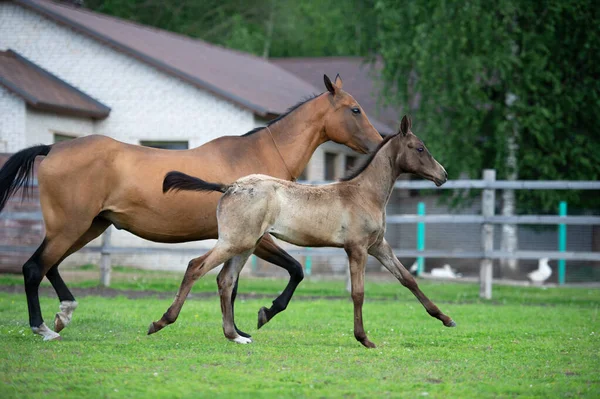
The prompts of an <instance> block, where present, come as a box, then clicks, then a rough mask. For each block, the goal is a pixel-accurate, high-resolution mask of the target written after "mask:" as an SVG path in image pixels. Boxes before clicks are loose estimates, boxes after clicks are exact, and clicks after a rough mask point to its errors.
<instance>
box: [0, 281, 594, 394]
mask: <svg viewBox="0 0 600 399" xmlns="http://www.w3.org/2000/svg"><path fill="white" fill-rule="evenodd" d="M119 273H120V272H117V273H115V283H114V286H115V287H118V288H120V289H127V290H139V289H152V290H155V291H168V292H173V293H174V292H175V290H176V287H177V286H178V284H179V281H180V279H181V275H180V274H178V273H174V274H173V275H170V274H166V275H165V274H164V273H162V274H161V273H152V272H145V273H140V274H139V275H137V281H136V282H132V281H130V279H125V278H121V277H123V276H124V275H125V274H127V273H129V272H128V271H126V270H124V271H122V273H123V276H119ZM92 283H94V284H95V280H94V281H93V282H92V280H85V279H84V280H82V281H79V282H74V283H73V284H70V286H80V287H86V286H89V285H90V284H92ZM2 284H4V285H10V284H19V285H20V284H21V280H20V278H18V277H14V278H13V277H12V276H2V277H1V278H0V285H2ZM420 285H421V286H422V288H423V290H424V291H425V292H426V294H428V295H429V297H430V298H431V299H432V300H433V301H434V302H436V303H437V304H438V305H439V306H440V308H442V310H443V311H444V312H446V313H447V314H449V315H451V316H452V317H453V319H454V320H455V321H456V322H457V323H458V327H457V328H453V329H450V328H445V327H443V326H442V324H441V323H440V322H439V321H437V320H435V319H433V318H431V317H429V316H428V315H427V314H426V312H425V311H424V310H423V308H422V307H421V306H420V304H419V303H418V302H417V301H416V299H414V298H413V297H412V296H411V294H410V293H409V292H408V291H407V290H405V289H404V288H402V287H401V286H400V285H399V284H397V283H374V282H371V283H368V284H367V287H366V296H367V302H366V303H365V307H364V318H365V327H366V329H367V330H368V334H369V338H370V339H371V340H372V341H374V342H375V343H376V344H378V347H377V348H376V349H372V350H368V349H366V348H363V347H362V346H361V345H360V344H359V343H358V342H357V341H356V340H355V339H354V337H353V334H352V317H353V316H352V304H351V301H349V300H348V299H334V300H331V299H312V298H314V297H315V296H338V295H339V296H344V297H347V294H346V293H345V291H344V282H342V281H305V282H303V283H302V284H301V286H300V288H299V290H298V294H297V296H296V297H295V298H294V299H295V300H293V301H292V303H291V305H290V306H289V307H288V309H287V310H286V311H285V312H283V313H282V314H280V315H279V316H277V317H276V318H275V319H274V320H272V321H271V322H270V323H269V324H267V325H266V326H265V327H263V328H262V329H261V330H258V331H257V330H256V312H257V310H258V309H259V308H260V306H263V305H267V304H269V303H270V297H271V296H273V297H274V296H275V295H276V293H277V292H278V291H279V290H281V289H282V288H283V287H284V286H285V281H283V280H269V279H247V278H246V279H243V280H242V281H241V283H240V293H249V292H254V293H258V294H268V295H269V298H263V299H251V300H239V301H238V302H237V304H236V315H237V318H236V320H237V322H238V325H239V326H240V328H242V329H244V330H246V331H247V332H249V333H251V334H252V335H253V338H254V340H255V342H254V343H252V344H250V345H245V346H242V345H236V344H233V343H230V342H228V341H227V340H226V339H225V338H224V337H223V335H222V331H221V315H220V307H219V303H218V299H217V298H216V297H210V298H207V299H193V300H188V301H187V303H186V305H185V306H184V308H183V311H182V313H181V316H180V317H179V319H178V320H177V322H176V323H175V324H173V325H172V326H169V327H167V328H166V329H165V330H163V331H161V332H159V333H157V334H155V335H152V336H146V335H145V332H146V329H147V326H148V324H149V323H150V322H151V321H152V320H156V319H157V318H159V317H160V316H161V315H162V313H163V312H164V311H165V310H166V308H167V307H168V306H169V304H170V302H171V299H156V298H143V299H127V298H126V297H124V296H119V297H117V298H102V297H95V296H83V297H80V298H78V301H79V303H80V305H79V308H78V309H77V311H76V312H75V315H74V320H73V323H72V324H71V325H70V326H69V327H67V328H66V329H65V330H64V331H63V332H62V334H61V335H62V336H63V340H62V341H60V342H49V343H44V342H42V341H41V338H40V337H37V336H34V335H33V334H31V332H30V330H29V327H28V323H27V307H26V303H25V298H24V295H22V294H20V295H14V294H8V293H0V320H1V321H0V335H1V337H2V339H1V341H0V342H1V345H0V359H2V360H0V382H1V384H2V386H1V387H0V397H2V398H12V397H14V398H27V397H40V395H50V397H73V398H82V397H86V398H87V397H110V398H112V397H115V398H118V397H124V398H130V397H192V398H197V397H249V398H255V397H274V398H281V397H310V398H313V397H315V398H318V397H357V398H358V397H368V398H379V397H409V398H414V397H428V398H448V397H456V398H482V397H516V396H519V397H543V398H546V397H590V398H592V397H599V396H600V375H599V374H598V368H599V366H600V340H599V335H600V328H599V326H600V319H599V317H598V316H599V315H598V309H599V307H600V290H594V289H563V288H561V289H556V288H555V289H546V290H543V289H538V288H523V287H518V288H517V287H504V286H496V287H494V297H495V299H494V302H493V303H486V302H482V301H479V300H478V299H477V292H478V287H477V286H475V285H469V284H440V283H431V282H420ZM203 291H212V292H214V291H215V282H214V278H206V279H204V280H201V281H199V284H197V287H195V292H203ZM369 299H371V300H369ZM41 302H42V309H43V310H44V312H45V317H46V320H48V321H51V320H52V319H53V315H54V313H55V312H56V311H57V310H58V302H57V300H56V299H55V298H50V297H46V296H43V297H42V298H41Z"/></svg>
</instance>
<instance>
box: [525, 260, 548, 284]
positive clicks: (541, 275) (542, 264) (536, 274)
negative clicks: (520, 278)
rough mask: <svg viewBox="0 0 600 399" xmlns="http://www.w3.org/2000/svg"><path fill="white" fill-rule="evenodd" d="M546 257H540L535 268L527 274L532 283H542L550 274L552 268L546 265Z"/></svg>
mask: <svg viewBox="0 0 600 399" xmlns="http://www.w3.org/2000/svg"><path fill="white" fill-rule="evenodd" d="M548 260H549V259H548V258H542V259H540V260H539V262H538V268H537V270H534V271H532V272H531V273H528V274H527V277H528V278H529V280H531V282H532V283H534V284H543V283H544V281H546V280H548V278H550V276H551V275H552V269H551V268H550V265H548Z"/></svg>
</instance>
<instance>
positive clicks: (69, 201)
mask: <svg viewBox="0 0 600 399" xmlns="http://www.w3.org/2000/svg"><path fill="white" fill-rule="evenodd" d="M324 81H325V87H326V88H327V91H325V92H324V93H322V94H320V95H318V96H315V97H314V98H312V99H310V100H307V101H305V102H302V103H300V104H298V105H297V106H295V107H293V108H292V109H290V111H289V112H288V113H286V114H284V115H283V116H281V117H279V118H277V119H275V120H274V121H272V122H270V123H269V124H268V125H267V127H265V128H258V129H255V130H253V131H251V132H249V133H247V134H245V135H243V136H228V137H220V138H218V139H215V140H213V141H211V142H208V143H206V144H204V145H202V146H200V147H198V148H195V149H191V150H186V151H169V150H161V149H153V148H147V147H141V146H136V145H129V144H124V143H121V142H118V141H115V140H113V139H111V138H108V137H105V136H87V137H82V138H78V139H75V140H72V141H69V142H62V143H57V144H53V145H40V146H36V147H31V148H28V149H25V150H22V151H20V152H18V153H16V154H15V155H13V156H12V157H11V158H10V159H9V160H8V161H7V162H6V164H5V165H4V166H3V168H2V169H1V170H0V210H2V208H3V207H4V205H5V203H6V201H7V199H8V197H9V196H10V195H11V194H12V193H14V192H15V191H16V190H17V189H19V188H20V187H23V186H24V187H27V184H28V180H29V179H30V177H31V173H32V170H33V163H34V160H35V157H36V156H38V155H44V156H46V157H45V158H44V159H43V160H42V162H41V163H40V165H39V169H38V182H39V190H40V203H41V208H42V213H43V216H44V223H45V226H46V236H45V238H44V240H43V242H42V244H41V245H40V247H39V248H38V249H37V251H35V253H34V254H33V256H32V257H31V258H30V259H29V260H28V261H27V262H26V263H25V264H24V265H23V276H24V279H25V293H26V295H27V306H28V309H29V324H30V326H31V329H32V331H33V332H34V333H36V334H39V335H41V336H43V337H44V340H51V339H58V338H60V335H59V334H58V332H60V331H61V330H62V329H63V328H64V327H65V326H66V325H67V324H68V323H69V322H70V321H71V316H72V313H73V311H74V309H75V308H76V306H77V302H76V301H75V298H74V297H73V295H72V294H71V292H70V291H69V289H68V288H67V286H66V285H65V283H64V281H63V280H62V278H61V276H60V275H59V273H58V265H59V264H60V262H61V261H62V260H63V259H64V258H65V257H67V256H68V255H70V254H72V253H73V252H75V251H77V250H79V249H80V248H81V247H83V246H84V245H85V244H87V243H88V242H90V241H91V240H93V239H94V238H96V237H97V236H99V235H100V234H101V233H102V232H103V231H104V230H106V228H107V227H109V226H110V225H111V224H113V225H115V227H117V228H119V229H125V230H127V231H129V232H131V233H133V234H135V235H137V236H139V237H142V238H145V239H147V240H152V241H157V242H169V243H176V242H185V241H195V240H204V239H214V238H217V218H216V207H217V203H218V201H219V198H220V195H219V194H217V193H212V194H206V195H204V196H202V198H198V196H197V195H194V194H193V193H187V194H182V195H180V196H165V195H163V194H162V192H161V187H162V182H163V177H164V176H165V174H166V173H167V172H168V171H170V170H181V171H184V172H186V173H189V174H195V175H202V176H205V177H206V178H208V179H213V180H218V181H224V182H232V181H234V180H236V179H238V178H240V177H242V176H246V175H249V174H251V173H262V174H266V175H271V176H275V177H278V178H281V179H295V177H297V176H298V175H300V173H301V172H302V170H303V169H304V168H305V167H306V165H307V163H308V161H309V160H310V158H311V156H312V154H313V152H314V151H315V149H316V148H317V147H318V146H319V145H320V144H322V143H324V142H326V141H328V140H332V141H334V142H336V143H340V144H344V145H346V146H348V147H350V148H352V149H353V150H355V151H358V152H361V153H367V152H369V151H371V150H373V149H374V148H376V147H377V144H378V143H379V142H381V140H382V138H381V136H380V135H379V133H378V132H377V131H376V130H375V128H373V126H372V125H371V123H370V122H369V119H368V118H367V116H366V115H365V113H364V112H363V111H362V109H361V108H360V105H359V104H358V102H357V101H356V100H355V99H354V98H353V97H352V96H351V95H350V94H348V93H347V92H345V91H344V90H343V89H342V80H341V79H340V78H339V75H338V76H337V77H336V80H335V82H333V83H332V82H331V81H330V79H329V78H328V77H327V76H324ZM199 122H200V121H199ZM255 253H256V255H257V256H258V257H260V258H262V259H264V260H266V261H269V262H271V263H274V264H275V265H277V266H280V267H283V268H284V269H286V270H287V271H288V272H289V274H290V281H289V282H288V284H287V286H286V288H285V290H284V291H283V292H282V293H281V295H279V297H277V298H276V299H275V300H274V301H273V306H272V307H271V308H270V309H266V308H262V309H261V314H263V315H265V314H266V315H267V318H266V319H265V318H264V317H263V318H262V319H261V320H260V321H259V327H260V326H261V325H262V324H264V323H265V322H267V321H268V320H270V319H271V318H272V317H273V316H275V315H276V314H277V313H278V312H280V311H282V310H283V309H285V307H286V306H287V304H288V302H289V301H290V299H291V296H292V294H293V292H294V290H295V288H296V286H297V285H298V284H299V283H300V281H301V280H302V277H303V274H302V267H301V265H300V264H299V263H298V262H297V261H296V260H295V259H293V258H292V257H291V256H290V255H289V254H287V253H286V252H285V251H284V250H283V249H281V248H280V247H278V246H277V245H276V244H275V243H274V241H273V240H272V238H271V237H269V236H268V235H266V236H265V237H263V238H262V240H261V241H260V243H259V244H258V246H257V247H256V251H255ZM230 268H231V266H230V265H228V264H226V265H225V266H224V268H223V270H225V272H223V274H228V273H229V272H228V270H229V269H230ZM44 276H46V277H47V278H48V280H50V283H51V284H52V286H53V287H54V289H55V290H56V293H57V295H58V298H59V300H60V307H59V309H60V311H59V313H57V315H56V317H55V319H54V329H55V331H52V330H50V329H49V328H48V327H47V326H46V325H45V323H44V320H43V318H42V312H41V309H40V303H39V299H38V287H39V284H40V282H41V280H42V279H43V278H44ZM234 300H235V293H234V294H233V295H232V303H231V306H232V307H233V301H234ZM261 322H262V324H261ZM238 332H239V334H241V335H243V336H247V334H244V333H242V332H241V331H238Z"/></svg>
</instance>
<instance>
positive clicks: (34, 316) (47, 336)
mask: <svg viewBox="0 0 600 399" xmlns="http://www.w3.org/2000/svg"><path fill="white" fill-rule="evenodd" d="M45 247H46V239H44V241H43V242H42V244H41V245H40V246H39V248H38V249H37V250H36V251H35V253H34V254H33V255H32V256H31V257H30V258H29V260H27V262H25V264H24V265H23V280H24V283H25V295H26V296H27V310H28V311H29V326H30V327H31V331H33V332H34V333H35V334H39V335H41V336H42V337H44V341H50V340H54V339H60V335H58V334H57V333H55V332H54V331H52V330H50V329H49V328H48V327H47V326H46V324H44V319H43V318H42V309H41V307H40V299H39V286H40V283H41V282H42V279H43V278H44V274H43V266H42V262H41V254H42V253H43V252H44V249H45Z"/></svg>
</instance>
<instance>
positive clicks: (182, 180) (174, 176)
mask: <svg viewBox="0 0 600 399" xmlns="http://www.w3.org/2000/svg"><path fill="white" fill-rule="evenodd" d="M228 188H229V186H228V185H226V184H220V183H209V182H207V181H204V180H202V179H199V178H197V177H193V176H190V175H186V174H185V173H181V172H169V173H167V174H166V175H165V180H163V193H166V192H167V191H170V190H175V191H179V190H184V191H220V192H222V193H224V192H225V191H227V189H228Z"/></svg>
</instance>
